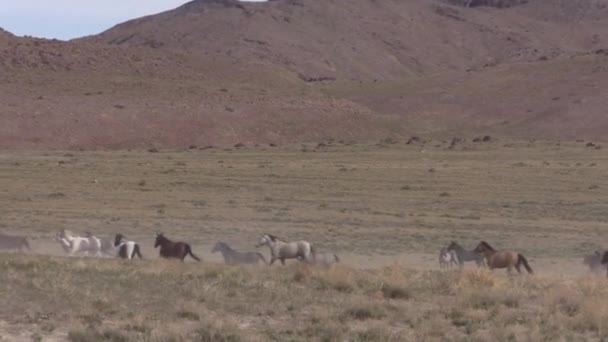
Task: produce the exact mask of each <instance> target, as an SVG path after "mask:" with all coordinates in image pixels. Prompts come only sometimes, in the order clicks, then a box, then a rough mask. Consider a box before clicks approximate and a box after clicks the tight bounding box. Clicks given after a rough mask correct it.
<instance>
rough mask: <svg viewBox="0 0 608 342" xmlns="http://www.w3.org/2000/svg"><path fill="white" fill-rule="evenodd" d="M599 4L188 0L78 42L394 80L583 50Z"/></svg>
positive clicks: (603, 28) (601, 29)
mask: <svg viewBox="0 0 608 342" xmlns="http://www.w3.org/2000/svg"><path fill="white" fill-rule="evenodd" d="M607 4H608V1H605V0H601V1H593V2H589V1H581V0H574V1H572V2H562V1H553V0H533V1H531V2H529V3H527V4H522V5H520V6H515V7H512V8H508V9H500V10H497V9H489V8H474V9H473V8H468V9H466V8H460V7H454V6H448V5H445V4H444V2H440V1H429V0H426V1H424V0H419V1H390V0H389V1H370V0H350V1H339V0H325V1H317V0H285V1H281V0H278V1H271V2H267V3H240V2H238V1H209V0H198V1H192V2H190V3H188V4H186V5H184V6H182V7H179V8H177V9H175V10H173V11H169V12H165V13H162V14H159V15H156V16H151V17H146V18H141V19H137V20H134V21H130V22H127V23H124V24H121V25H118V26H116V27H114V28H112V29H110V30H108V31H106V32H104V33H102V34H100V35H98V36H94V37H90V38H86V39H85V41H94V42H106V43H109V44H113V45H121V46H150V47H154V48H159V49H170V50H186V51H190V52H192V53H194V54H196V55H197V56H200V57H201V58H204V59H223V60H230V61H235V62H236V61H240V62H243V61H246V62H248V63H252V64H253V63H255V64H275V65H276V64H278V65H281V66H283V67H285V68H286V69H288V70H290V71H293V72H296V73H299V74H301V75H302V76H303V77H304V78H307V79H311V78H319V77H335V78H341V79H363V80H373V79H399V78H402V77H408V76H411V75H424V74H430V73H437V72H445V71H454V70H464V69H467V68H472V67H479V66H483V65H494V64H497V63H503V62H512V61H535V60H538V59H539V58H541V57H543V58H545V57H549V58H551V57H557V56H570V55H572V54H576V53H580V52H586V51H589V50H593V49H595V48H597V47H598V46H600V45H601V43H602V41H601V39H600V37H604V36H606V34H608V6H606V5H607Z"/></svg>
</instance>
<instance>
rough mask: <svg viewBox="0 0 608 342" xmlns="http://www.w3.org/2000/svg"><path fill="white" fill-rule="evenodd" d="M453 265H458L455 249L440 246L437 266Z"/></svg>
mask: <svg viewBox="0 0 608 342" xmlns="http://www.w3.org/2000/svg"><path fill="white" fill-rule="evenodd" d="M453 265H458V255H456V251H454V250H451V249H447V248H445V247H444V248H441V250H439V268H441V269H444V268H451V267H452V266H453Z"/></svg>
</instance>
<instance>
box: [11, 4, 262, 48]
mask: <svg viewBox="0 0 608 342" xmlns="http://www.w3.org/2000/svg"><path fill="white" fill-rule="evenodd" d="M249 1H260V0H249ZM1 2H2V4H1V5H0V27H1V28H3V29H5V30H7V31H10V32H12V33H14V34H16V35H18V36H25V35H28V36H34V37H41V38H56V39H62V40H67V39H72V38H77V37H82V36H87V35H91V34H96V33H100V32H102V31H104V30H107V29H109V28H110V27H112V26H114V25H116V24H119V23H122V22H124V21H127V20H129V19H134V18H138V17H141V16H144V15H149V14H154V13H159V12H163V11H166V10H170V9H172V8H175V7H178V6H180V5H182V4H184V3H186V2H189V0H17V1H15V0H2V1H1Z"/></svg>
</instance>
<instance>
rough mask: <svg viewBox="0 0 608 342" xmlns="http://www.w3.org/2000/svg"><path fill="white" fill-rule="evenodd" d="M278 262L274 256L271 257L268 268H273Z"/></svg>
mask: <svg viewBox="0 0 608 342" xmlns="http://www.w3.org/2000/svg"><path fill="white" fill-rule="evenodd" d="M276 260H277V258H276V257H275V256H274V255H273V256H271V257H270V263H269V264H268V266H272V264H274V262H275V261H276Z"/></svg>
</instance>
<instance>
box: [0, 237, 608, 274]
mask: <svg viewBox="0 0 608 342" xmlns="http://www.w3.org/2000/svg"><path fill="white" fill-rule="evenodd" d="M55 241H57V242H58V243H59V244H60V246H61V247H62V248H63V250H64V252H65V253H66V254H67V255H69V256H76V255H89V256H98V257H102V256H106V257H118V258H122V259H134V258H140V259H142V258H143V257H142V254H141V247H140V245H139V244H138V243H137V242H135V241H132V240H128V239H127V238H126V237H125V236H124V235H123V234H116V235H115V236H114V237H113V238H99V237H97V236H95V235H93V234H91V233H88V232H87V233H85V234H84V236H76V235H73V234H72V233H71V232H70V231H68V230H65V229H62V230H61V231H59V232H58V233H57V234H56V236H55ZM264 246H265V247H268V249H269V251H270V259H269V260H267V259H266V257H265V256H264V254H262V253H260V252H254V251H237V250H235V249H233V248H232V247H230V245H228V244H227V243H225V242H222V241H219V242H217V243H216V244H215V245H214V246H213V249H212V250H211V252H212V253H217V252H219V253H221V255H222V257H223V259H224V262H225V263H226V264H227V265H240V264H263V265H272V264H274V263H275V262H276V261H277V260H279V261H280V262H281V264H282V265H285V260H287V259H297V260H299V261H301V262H306V263H310V264H315V265H320V266H325V267H331V266H333V265H335V264H337V263H339V262H340V258H339V257H338V256H337V255H336V254H334V253H330V252H321V253H319V252H317V251H316V249H315V247H314V246H313V244H311V243H310V242H308V241H304V240H300V241H285V240H283V239H280V238H278V237H277V236H275V235H271V234H261V235H260V236H259V238H258V242H257V244H256V245H255V247H256V248H260V247H264ZM154 248H155V249H156V248H159V255H160V256H161V257H163V258H168V259H178V260H180V261H184V259H185V258H186V257H187V256H190V257H191V258H192V259H194V260H196V261H201V258H199V257H198V256H197V255H196V254H194V253H193V252H192V247H191V246H190V244H188V243H186V242H182V241H177V242H175V241H172V240H170V239H169V238H167V237H166V236H165V235H164V234H163V233H159V234H157V235H156V240H155V242H154ZM14 249H17V250H31V247H30V244H29V242H28V240H27V238H26V237H23V236H15V235H8V234H4V233H0V250H14ZM465 262H475V264H476V265H477V266H478V267H487V268H489V269H491V270H492V269H507V271H508V272H509V273H511V272H512V270H513V269H515V270H516V271H517V272H518V273H521V271H522V270H521V269H522V267H523V268H524V269H525V270H526V271H527V272H528V273H530V274H533V273H534V272H533V270H532V268H531V267H530V264H529V263H528V260H527V259H526V257H524V256H523V255H522V254H521V253H519V252H516V251H512V250H497V249H495V248H494V247H492V246H491V245H490V244H489V243H488V242H486V241H481V242H479V244H478V245H477V246H476V247H475V248H474V249H472V250H467V249H465V248H464V247H462V246H461V245H459V244H458V243H456V242H454V241H452V242H451V243H450V244H449V245H448V246H447V247H443V248H441V249H440V251H439V267H440V268H441V269H445V268H451V267H453V266H460V267H462V266H464V264H465ZM583 263H584V264H585V265H587V266H588V267H589V269H590V270H591V271H593V272H596V273H597V272H600V271H601V270H603V269H606V270H607V273H606V275H607V276H608V251H604V252H601V251H595V252H594V253H593V254H590V255H587V256H585V257H584V258H583Z"/></svg>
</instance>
